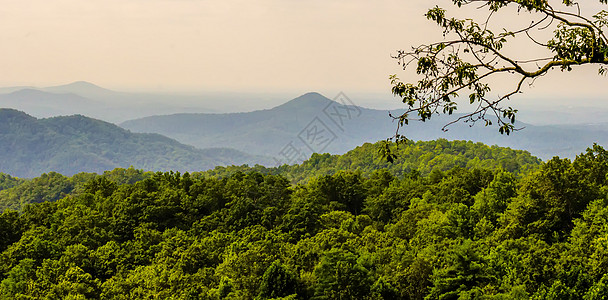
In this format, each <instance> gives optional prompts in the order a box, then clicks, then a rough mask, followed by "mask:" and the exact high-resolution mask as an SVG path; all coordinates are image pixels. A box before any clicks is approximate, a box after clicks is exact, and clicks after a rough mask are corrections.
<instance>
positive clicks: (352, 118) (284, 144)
mask: <svg viewBox="0 0 608 300" xmlns="http://www.w3.org/2000/svg"><path fill="white" fill-rule="evenodd" d="M338 99H339V100H338V101H339V102H335V101H332V100H330V99H328V98H326V97H324V96H322V95H320V94H318V93H308V94H305V95H303V96H300V97H298V98H296V99H293V100H291V101H289V102H287V103H285V104H283V105H280V106H277V107H274V108H272V109H268V110H259V111H253V112H249V113H232V114H200V113H190V114H174V115H161V116H152V117H145V118H141V119H136V120H131V121H127V122H124V123H121V124H120V125H121V126H122V127H124V128H127V129H129V130H132V131H134V132H150V133H159V134H162V135H165V136H168V137H171V138H174V139H176V140H178V141H180V142H182V143H185V144H190V145H193V146H195V147H198V148H207V147H211V146H216V147H231V148H235V149H238V150H241V151H246V152H247V153H252V154H258V155H270V156H274V157H276V158H277V159H280V160H283V161H285V162H288V163H291V162H300V161H302V160H303V159H299V157H298V155H297V154H299V153H302V154H304V155H302V156H301V157H303V158H304V159H305V158H308V157H309V156H310V154H311V153H312V152H321V153H323V152H328V153H332V154H341V153H345V152H346V151H348V150H350V149H353V148H354V147H356V146H358V145H362V144H363V143H366V142H376V141H378V140H383V139H386V138H387V137H389V136H391V135H392V134H393V133H394V132H395V129H396V124H395V123H394V122H392V119H391V118H389V116H388V111H383V110H374V109H367V108H363V107H357V106H354V105H353V103H352V102H350V100H349V99H348V98H346V97H345V96H344V97H343V98H340V97H338ZM393 113H394V114H398V113H399V111H395V112H393ZM458 116H459V115H454V116H436V117H433V119H432V120H431V121H428V122H426V123H421V122H410V125H408V126H407V127H406V128H404V129H403V131H402V133H403V134H405V135H406V136H407V137H408V138H410V139H412V140H434V139H438V138H446V139H449V140H471V141H475V142H482V143H485V144H488V145H498V146H503V147H511V148H514V149H523V150H527V151H529V152H530V153H532V154H533V155H535V156H538V157H540V158H542V159H548V158H551V157H553V156H561V157H569V158H574V157H575V156H576V155H577V154H580V153H581V152H584V151H585V149H586V148H587V147H590V146H592V145H593V143H594V142H597V143H598V144H601V145H608V126H605V125H548V126H533V125H530V124H526V123H521V122H518V123H517V124H516V125H517V127H524V128H525V129H523V130H520V131H518V132H514V133H512V134H511V135H510V136H506V135H500V134H499V133H498V130H497V128H496V127H492V126H490V127H485V126H483V124H476V125H475V126H473V127H470V126H469V124H466V123H459V124H455V125H453V126H450V127H449V128H448V131H447V132H444V131H442V130H441V128H442V127H443V125H445V124H446V123H447V122H449V121H450V120H453V119H454V118H455V117H458ZM296 158H297V159H296Z"/></svg>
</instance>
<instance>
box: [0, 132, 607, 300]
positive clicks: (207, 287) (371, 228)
mask: <svg viewBox="0 0 608 300" xmlns="http://www.w3.org/2000/svg"><path fill="white" fill-rule="evenodd" d="M442 143H443V142H442V141H439V142H437V143H436V144H424V143H423V144H419V145H416V144H413V145H414V146H419V147H422V146H424V147H428V146H430V145H434V146H435V147H438V145H442ZM457 145H460V144H459V143H454V145H452V147H456V146H457ZM463 145H465V146H471V147H472V148H473V149H477V150H480V149H485V148H481V147H479V148H476V147H475V144H472V143H463ZM366 147H372V145H369V146H366ZM446 149H449V148H446ZM361 153H363V152H361ZM509 153H510V152H509ZM605 154H606V151H605V150H604V149H603V148H601V147H599V146H597V145H596V146H594V147H593V148H592V149H589V150H588V152H587V153H584V154H581V155H580V156H578V157H577V158H576V159H575V160H574V161H570V160H568V159H558V158H555V159H553V160H551V161H549V162H547V163H544V164H542V165H540V166H539V167H538V168H536V169H534V170H531V171H530V172H527V173H515V172H517V171H515V172H510V171H507V170H505V169H503V168H500V167H497V166H498V165H494V166H495V167H492V166H493V165H490V166H489V168H470V169H469V168H463V167H461V166H460V165H458V164H454V165H449V166H450V168H449V169H442V168H436V169H432V170H431V171H430V172H425V173H421V172H420V171H416V170H412V171H410V172H409V173H405V172H404V173H399V174H398V173H394V172H393V171H391V170H387V169H378V170H374V171H369V173H368V171H362V170H354V171H353V170H341V171H339V172H335V173H333V174H321V175H316V176H313V177H312V178H310V179H308V180H306V181H302V182H301V183H299V184H297V185H294V184H290V183H289V181H288V180H287V179H286V178H285V177H283V176H282V175H276V174H269V173H270V172H267V173H266V174H263V173H260V172H257V171H246V172H234V173H233V174H226V175H225V176H210V175H208V174H205V173H201V174H196V175H193V174H189V173H184V174H180V173H175V172H165V173H162V172H157V173H144V172H141V171H137V170H134V169H116V170H114V171H111V172H107V173H105V174H103V175H95V174H86V173H84V174H77V175H75V176H73V177H64V176H62V175H59V174H56V173H53V174H46V175H44V176H41V177H40V178H36V179H33V180H28V181H24V182H23V183H21V184H20V185H18V186H15V187H13V188H9V189H7V190H4V191H2V192H6V191H11V192H12V193H17V191H19V193H21V194H20V195H22V197H24V199H29V198H32V199H38V200H42V201H43V202H39V201H38V200H33V201H32V203H31V204H28V205H25V206H24V207H19V208H20V211H19V212H16V211H14V210H5V211H4V212H3V213H2V214H0V299H38V298H49V299H153V298H162V299H167V298H172V299H529V298H533V299H602V298H604V297H605V296H606V291H607V290H608V288H607V287H606V285H607V284H606V282H607V280H608V279H607V278H608V277H607V276H606V274H607V273H608V256H607V255H606V253H608V252H607V251H608V249H607V243H606V241H607V239H608V235H607V232H608V227H607V224H608V193H607V192H608V182H607V181H606V177H605V170H606V166H608V156H607V155H605ZM446 157H447V156H446ZM446 157H444V158H443V159H447V158H446ZM328 158H331V159H338V160H339V159H340V157H331V156H329V157H328ZM515 159H520V158H518V157H517V156H515ZM464 161H465V162H466V159H465V160H464ZM368 167H369V169H368V170H372V169H373V167H371V166H368ZM293 170H298V169H295V168H294V169H293ZM393 173H394V174H396V175H393ZM215 175H217V174H215ZM602 175H603V176H602ZM298 176H299V175H298ZM2 195H3V194H2ZM28 197H29V198H28ZM38 202H39V203H38Z"/></svg>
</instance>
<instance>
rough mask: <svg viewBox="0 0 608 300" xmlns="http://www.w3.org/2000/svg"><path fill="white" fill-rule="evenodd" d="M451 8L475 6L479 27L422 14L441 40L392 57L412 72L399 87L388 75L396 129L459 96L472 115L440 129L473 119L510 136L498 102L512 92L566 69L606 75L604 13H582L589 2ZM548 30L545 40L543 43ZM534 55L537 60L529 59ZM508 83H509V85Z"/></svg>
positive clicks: (508, 112) (607, 21) (466, 1)
mask: <svg viewBox="0 0 608 300" xmlns="http://www.w3.org/2000/svg"><path fill="white" fill-rule="evenodd" d="M451 2H452V5H453V6H454V7H458V8H461V7H466V6H475V8H477V12H478V13H480V12H482V11H485V12H486V13H485V14H484V13H481V17H480V18H479V19H481V21H476V20H475V19H474V18H467V19H460V18H457V17H451V16H449V15H448V13H447V11H446V10H445V9H444V8H441V7H438V6H435V7H433V8H431V9H429V10H428V12H427V13H426V18H427V19H429V20H430V21H431V22H433V23H436V24H437V25H438V26H439V27H440V28H441V30H442V31H443V37H444V40H443V41H440V42H435V43H428V44H423V45H420V46H417V47H412V49H411V50H407V51H403V50H402V51H399V52H398V53H397V54H396V55H395V57H394V58H395V59H397V60H398V62H399V63H400V64H401V65H402V66H403V68H404V69H406V70H407V69H410V68H411V69H413V70H412V71H413V72H414V71H415V74H416V75H414V76H412V77H408V81H406V82H402V81H401V80H400V79H399V78H397V76H396V75H392V76H391V77H390V79H391V83H392V86H393V87H392V92H393V94H394V95H395V96H397V97H399V98H400V100H402V102H403V103H404V104H405V105H406V107H407V109H406V111H405V112H404V113H403V114H400V115H397V116H394V118H395V119H396V120H397V121H398V124H399V125H398V127H399V128H400V127H403V126H406V125H408V123H409V121H410V120H411V119H412V118H413V119H419V120H421V121H426V120H428V119H430V118H432V117H433V115H436V114H448V115H451V114H452V113H453V112H454V111H456V110H457V108H458V103H457V101H458V99H460V98H459V97H462V98H464V99H466V102H468V103H470V104H471V105H472V106H473V109H472V112H469V113H465V114H464V115H461V116H459V117H458V118H456V119H455V120H453V121H452V122H449V123H448V124H446V125H445V127H444V129H445V128H446V127H447V126H449V125H451V124H454V123H456V122H459V121H464V122H469V123H475V122H478V121H481V122H482V123H484V124H485V125H486V126H487V125H492V124H493V123H497V125H498V127H499V131H500V133H506V134H509V133H510V132H512V131H513V130H517V128H515V125H514V124H515V115H516V113H517V109H514V108H512V107H510V106H506V105H505V104H504V102H506V100H508V99H510V98H511V97H514V96H515V95H517V94H518V93H520V92H521V88H522V86H523V85H524V84H525V83H532V82H533V81H534V80H536V79H537V78H538V77H541V76H544V75H546V74H547V73H549V72H551V71H552V70H554V69H560V70H562V71H570V70H572V69H573V68H574V67H576V66H579V65H596V66H599V73H600V74H605V73H606V70H607V69H606V65H608V39H607V38H606V30H607V29H608V28H607V26H608V12H606V11H605V10H601V11H596V12H595V13H593V12H590V11H592V9H589V6H592V5H593V4H592V3H591V2H594V1H587V2H584V3H583V2H580V3H579V2H576V1H571V0H562V1H557V0H537V1H528V0H451ZM595 2H600V3H602V4H606V3H607V1H606V0H599V1H598V0H596V1H595ZM600 5H601V4H600ZM478 15H479V14H478ZM501 20H502V23H501ZM551 31H553V35H552V37H549V39H548V40H543V39H545V38H547V37H546V36H547V34H546V33H550V32H551ZM545 32H546V33H545ZM544 33H545V34H544ZM512 45H517V47H519V48H521V47H526V46H529V47H531V48H537V49H534V50H529V51H521V49H520V50H517V51H513V50H514V49H513V48H509V47H510V46H512ZM536 50H538V51H536ZM538 52H543V54H539V56H537V57H530V56H529V53H538ZM514 53H516V54H514ZM526 55H528V56H526ZM408 75H409V74H408ZM410 78H411V79H410ZM511 78H512V79H513V82H510V81H509V80H510V79H511ZM497 80H500V81H502V82H507V83H509V84H511V85H512V86H513V87H512V88H510V89H508V90H505V91H500V92H498V96H496V97H495V96H494V95H496V94H497V93H496V92H491V91H492V88H493V87H494V86H495V83H496V82H497ZM394 138H396V139H397V140H403V139H405V136H403V135H401V134H400V133H399V129H398V130H397V133H396V135H395V136H394Z"/></svg>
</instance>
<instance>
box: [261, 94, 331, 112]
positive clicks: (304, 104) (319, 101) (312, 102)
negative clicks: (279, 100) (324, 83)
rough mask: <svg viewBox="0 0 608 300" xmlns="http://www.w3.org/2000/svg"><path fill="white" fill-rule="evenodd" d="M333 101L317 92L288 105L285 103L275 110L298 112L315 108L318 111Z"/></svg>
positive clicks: (303, 96) (294, 100)
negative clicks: (295, 110)
mask: <svg viewBox="0 0 608 300" xmlns="http://www.w3.org/2000/svg"><path fill="white" fill-rule="evenodd" d="M331 101H332V100H330V99H329V98H327V97H325V96H323V95H321V94H319V93H317V92H310V93H306V94H304V95H302V96H299V97H297V98H295V99H293V100H290V101H287V102H286V103H283V104H281V105H279V106H277V107H275V108H273V110H274V109H279V110H289V109H297V110H301V109H306V108H314V109H318V108H319V107H325V106H327V105H328V104H329V103H331Z"/></svg>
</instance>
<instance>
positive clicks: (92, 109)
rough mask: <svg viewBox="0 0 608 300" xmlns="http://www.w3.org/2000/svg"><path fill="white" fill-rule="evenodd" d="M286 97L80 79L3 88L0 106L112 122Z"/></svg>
mask: <svg viewBox="0 0 608 300" xmlns="http://www.w3.org/2000/svg"><path fill="white" fill-rule="evenodd" d="M282 99H285V98H284V97H281V98H280V99H277V97H269V96H267V95H266V96H261V95H254V94H251V95H247V94H235V93H211V92H210V93H202V94H194V95H183V94H179V95H178V94H162V93H157V94H152V93H125V92H117V91H112V90H109V89H106V88H103V87H100V86H97V85H95V84H92V83H89V82H85V81H77V82H73V83H70V84H66V85H60V86H51V87H32V86H17V87H4V88H0V108H12V109H17V110H20V111H24V112H26V113H28V114H30V115H32V116H35V117H38V118H48V117H54V116H63V115H73V114H82V115H85V116H88V117H93V118H96V119H100V120H104V121H107V122H112V123H120V122H123V121H126V120H130V119H135V118H141V117H146V116H151V115H159V114H169V113H180V112H206V113H209V112H218V111H221V112H228V111H230V112H234V111H250V110H252V107H258V108H259V107H264V106H265V105H268V103H281V102H282Z"/></svg>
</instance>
